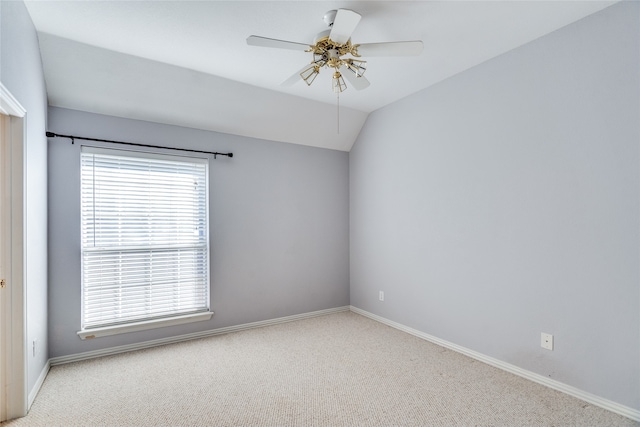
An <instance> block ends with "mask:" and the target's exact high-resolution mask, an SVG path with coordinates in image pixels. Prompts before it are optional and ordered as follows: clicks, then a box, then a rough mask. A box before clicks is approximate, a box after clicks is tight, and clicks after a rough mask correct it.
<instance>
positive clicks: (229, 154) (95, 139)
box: [46, 131, 233, 159]
mask: <svg viewBox="0 0 640 427" xmlns="http://www.w3.org/2000/svg"><path fill="white" fill-rule="evenodd" d="M46 134H47V137H48V138H69V139H70V140H71V143H72V144H75V140H76V139H82V140H84V141H98V142H110V143H112V144H124V145H135V146H138V147H150V148H164V149H169V150H180V151H190V152H192V153H204V154H213V158H214V159H216V158H217V157H218V156H227V157H233V153H218V152H215V151H201V150H190V149H188V148H173V147H162V146H160V145H150V144H138V143H135V142H123V141H112V140H110V139H98V138H85V137H84V136H75V135H61V134H59V133H53V132H49V131H47V132H46Z"/></svg>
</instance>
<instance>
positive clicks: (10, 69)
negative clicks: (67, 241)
mask: <svg viewBox="0 0 640 427" xmlns="http://www.w3.org/2000/svg"><path fill="white" fill-rule="evenodd" d="M0 43H1V44H0V80H1V81H2V84H4V86H5V87H6V88H7V89H8V90H9V91H10V92H11V94H12V95H13V96H14V97H15V98H16V99H17V100H18V102H19V103H20V105H22V107H23V108H24V109H25V110H26V111H27V115H26V140H27V141H26V147H24V156H25V174H24V179H25V181H24V183H25V195H24V197H25V222H24V226H25V242H24V243H25V254H26V256H25V269H26V274H25V291H26V312H27V336H26V339H27V343H26V344H27V348H28V354H27V381H28V390H29V391H31V390H32V389H33V386H34V385H35V383H36V381H37V379H38V376H39V375H40V373H41V372H42V370H43V369H44V367H45V364H46V361H47V353H48V351H47V141H46V138H45V129H46V125H47V116H46V114H47V94H46V90H45V83H44V76H43V71H42V62H41V60H40V48H39V46H38V38H37V35H36V31H35V28H34V26H33V23H32V22H31V17H30V16H29V14H28V12H27V9H26V7H25V6H24V3H23V2H21V1H20V2H13V1H9V2H8V1H1V2H0ZM33 341H37V353H36V355H35V356H34V355H33V353H32V351H31V350H32V347H31V346H32V343H33Z"/></svg>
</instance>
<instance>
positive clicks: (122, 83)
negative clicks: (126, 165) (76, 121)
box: [26, 0, 615, 151]
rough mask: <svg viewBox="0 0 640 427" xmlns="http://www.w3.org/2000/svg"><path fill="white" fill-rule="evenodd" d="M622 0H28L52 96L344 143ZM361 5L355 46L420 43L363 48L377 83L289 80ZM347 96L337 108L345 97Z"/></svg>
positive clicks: (191, 122) (243, 130)
mask: <svg viewBox="0 0 640 427" xmlns="http://www.w3.org/2000/svg"><path fill="white" fill-rule="evenodd" d="M613 3H615V1H606V2H604V1H577V0H576V1H26V5H27V8H28V10H29V13H30V15H31V17H32V19H33V22H34V25H35V27H36V29H37V31H38V34H39V39H40V47H41V52H42V61H43V66H44V72H45V80H46V85H47V93H48V98H49V104H50V105H53V106H59V107H64V108H71V109H78V110H84V111H89V112H95V113H101V114H108V115H114V116H120V117H128V118H133V119H140V120H147V121H152V122H160V123H168V124H175V125H179V126H187V127H192V128H197V129H206V130H214V131H219V132H225V133H231V134H237V135H244V136H249V137H254V138H262V139H269V140H274V141H282V142H288V143H295V144H304V145H310V146H316V147H323V148H330V149H336V150H344V151H349V150H350V149H351V146H352V145H353V143H354V141H355V140H356V138H357V136H358V133H359V132H360V129H361V128H362V126H363V124H364V123H365V121H366V119H367V117H368V114H369V113H370V112H372V111H375V110H377V109H379V108H382V107H384V106H385V105H388V104H390V103H392V102H394V101H397V100H398V99H401V98H403V97H405V96H407V95H409V94H412V93H414V92H417V91H420V90H422V89H424V88H426V87H429V86H431V85H433V84H436V83H438V82H439V81H442V80H444V79H446V78H448V77H450V76H452V75H455V74H457V73H460V72H462V71H464V70H466V69H468V68H471V67H473V66H475V65H478V64H480V63H482V62H484V61H487V60H489V59H491V58H493V57H495V56H498V55H500V54H502V53H505V52H507V51H509V50H511V49H514V48H517V47H518V46H521V45H523V44H525V43H527V42H529V41H532V40H534V39H536V38H538V37H541V36H543V35H545V34H547V33H549V32H552V31H554V30H556V29H558V28H561V27H563V26H565V25H568V24H570V23H572V22H575V21H576V20H579V19H581V18H583V17H585V16H587V15H589V14H592V13H594V12H597V11H598V10H601V9H603V8H605V7H607V6H609V5H611V4H613ZM339 8H346V9H351V10H354V11H356V12H358V13H359V14H360V15H362V20H361V21H360V23H359V24H358V26H357V27H356V29H355V31H354V32H353V34H352V41H353V42H354V43H374V42H386V41H403V40H423V42H424V50H423V52H422V54H421V55H419V56H415V57H376V58H363V59H366V60H367V61H368V68H367V71H366V74H365V76H366V77H367V78H368V80H369V81H370V82H371V85H370V86H369V87H368V88H366V89H363V90H360V91H358V90H355V89H354V88H348V89H347V90H346V91H345V92H343V93H341V94H340V97H339V99H338V98H337V96H336V94H334V93H333V92H332V90H331V85H330V81H331V71H330V70H327V69H323V70H322V71H321V73H320V76H319V77H318V78H317V79H316V81H315V82H314V83H313V84H312V85H311V86H307V85H306V84H305V83H304V82H303V81H302V80H300V81H299V82H298V83H296V84H295V85H293V86H291V87H285V86H282V85H281V83H282V82H283V81H285V80H287V79H288V78H289V77H290V76H291V75H292V74H294V73H295V72H296V71H299V70H300V68H301V67H303V66H304V65H305V64H307V63H309V62H310V61H311V59H312V58H311V53H308V52H304V51H293V50H282V49H270V48H260V47H255V46H249V45H247V43H246V39H247V37H248V36H250V35H259V36H264V37H269V38H274V39H281V40H288V41H294V42H298V43H307V44H312V43H313V41H314V38H315V36H316V35H317V34H318V33H319V32H321V31H323V30H326V29H327V26H326V24H325V23H324V21H323V19H322V18H323V16H324V14H325V13H326V12H327V11H329V10H332V9H339ZM338 106H339V108H338Z"/></svg>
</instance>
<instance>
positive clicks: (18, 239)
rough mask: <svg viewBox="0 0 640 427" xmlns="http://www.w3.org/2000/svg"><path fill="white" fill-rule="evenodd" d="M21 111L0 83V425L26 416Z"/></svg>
mask: <svg viewBox="0 0 640 427" xmlns="http://www.w3.org/2000/svg"><path fill="white" fill-rule="evenodd" d="M25 120H26V111H25V110H24V108H22V106H21V105H20V104H19V103H18V102H17V101H16V99H15V98H14V97H13V96H12V95H11V93H9V91H8V90H7V89H6V88H5V87H4V85H3V84H2V83H1V82H0V280H1V279H4V285H5V286H4V287H1V286H2V282H0V421H3V420H5V419H12V418H17V417H22V416H24V415H26V413H27V403H28V396H27V384H26V379H27V363H26V354H27V353H26V342H25V333H24V332H25V327H26V319H25V313H26V311H25V306H24V302H25V298H24V271H23V270H24V147H25V143H24V138H25V134H26V133H25Z"/></svg>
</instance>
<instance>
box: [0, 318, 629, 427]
mask: <svg viewBox="0 0 640 427" xmlns="http://www.w3.org/2000/svg"><path fill="white" fill-rule="evenodd" d="M2 425H3V427H4V426H7V427H9V426H11V427H18V426H65V427H66V426H71V427H73V426H638V425H640V424H639V423H636V422H634V421H632V420H630V419H628V418H625V417H622V416H620V415H617V414H615V413H612V412H609V411H606V410H604V409H601V408H599V407H596V406H593V405H591V404H589V403H586V402H584V401H581V400H579V399H576V398H573V397H571V396H568V395H566V394H563V393H561V392H558V391H555V390H552V389H549V388H547V387H544V386H542V385H540V384H537V383H534V382H531V381H528V380H526V379H523V378H520V377H518V376H515V375H512V374H509V373H507V372H504V371H502V370H500V369H497V368H494V367H492V366H489V365H486V364H484V363H482V362H479V361H476V360H474V359H471V358H468V357H466V356H463V355H461V354H459V353H456V352H453V351H450V350H447V349H445V348H442V347H439V346H437V345H434V344H432V343H429V342H427V341H424V340H422V339H420V338H417V337H414V336H412V335H409V334H407V333H404V332H402V331H398V330H396V329H393V328H391V327H388V326H386V325H383V324H381V323H378V322H376V321H373V320H371V319H369V318H366V317H363V316H361V315H358V314H355V313H351V312H342V313H336V314H330V315H326V316H321V317H315V318H310V319H305V320H299V321H295V322H290V323H285V324H279V325H274V326H268V327H263V328H258V329H252V330H246V331H241V332H234V333H230V334H227V335H220V336H215V337H210V338H203V339H197V340H193V341H188V342H182V343H177V344H170V345H165V346H162V347H156V348H151V349H145V350H139V351H135V352H130V353H126V354H119V355H114V356H107V357H102V358H99V359H92V360H86V361H81V362H76V363H70V364H66V365H59V366H54V367H53V368H51V371H50V372H49V375H48V376H47V378H46V380H45V382H44V384H43V386H42V389H41V390H40V393H39V394H38V396H37V397H36V399H35V402H34V403H33V405H32V407H31V411H30V412H29V414H28V415H27V416H26V417H24V418H20V419H17V420H13V421H10V422H7V423H3V424H2Z"/></svg>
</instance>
